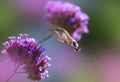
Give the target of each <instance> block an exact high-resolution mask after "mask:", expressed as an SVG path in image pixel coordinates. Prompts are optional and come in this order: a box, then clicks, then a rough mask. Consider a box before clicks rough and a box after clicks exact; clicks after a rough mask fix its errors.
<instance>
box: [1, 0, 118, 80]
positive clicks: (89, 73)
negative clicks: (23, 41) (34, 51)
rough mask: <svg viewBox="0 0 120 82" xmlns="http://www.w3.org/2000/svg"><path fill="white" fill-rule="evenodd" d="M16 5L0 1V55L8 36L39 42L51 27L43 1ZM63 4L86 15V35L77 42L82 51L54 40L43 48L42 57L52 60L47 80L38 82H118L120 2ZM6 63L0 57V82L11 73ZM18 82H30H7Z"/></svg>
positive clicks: (87, 0) (86, 0)
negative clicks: (21, 36)
mask: <svg viewBox="0 0 120 82" xmlns="http://www.w3.org/2000/svg"><path fill="white" fill-rule="evenodd" d="M17 1H18V2H17ZM19 1H20V0H0V44H1V45H0V51H2V49H3V45H2V43H3V42H4V41H6V40H8V38H7V37H9V36H16V35H18V34H19V33H28V34H29V35H30V37H34V38H36V39H37V40H38V41H39V40H41V39H42V38H43V37H45V36H47V35H48V34H49V33H48V29H50V28H51V26H50V24H49V23H48V22H47V21H46V20H45V19H44V13H43V11H44V10H43V8H44V4H45V3H46V1H47V0H34V1H32V0H21V2H19ZM29 1H30V2H31V3H32V4H31V5H29V4H28V3H29ZM66 1H70V2H72V3H74V4H76V5H79V6H80V7H81V8H82V10H83V11H85V12H86V13H87V14H88V15H89V17H90V21H89V25H88V28H89V31H90V33H89V34H87V35H83V38H82V40H81V41H80V42H79V44H80V46H81V48H82V51H81V52H79V53H76V52H74V51H73V48H71V47H70V46H67V45H65V44H62V43H59V42H58V41H57V40H56V38H55V37H53V38H51V39H50V40H48V41H47V42H46V43H44V44H43V46H44V47H45V48H46V49H47V51H46V53H45V54H48V56H50V57H51V58H52V61H51V64H52V67H50V69H49V74H50V77H49V78H47V79H45V80H42V82H57V81H58V82H59V81H61V82H120V78H119V77H120V51H119V49H120V1H119V0H66ZM38 3H39V4H38ZM23 4H24V5H23ZM36 5H37V6H36ZM31 6H32V7H31ZM9 61H10V60H9V58H7V57H5V56H3V55H2V54H1V55H0V72H1V73H0V82H5V80H6V79H7V77H8V76H9V75H10V73H12V71H13V69H14V64H13V63H12V62H9ZM9 66H10V67H11V68H10V69H8V68H9ZM5 70H7V71H8V73H6V72H4V71H5ZM21 81H22V82H31V81H30V80H28V79H26V75H22V74H20V75H16V76H15V77H13V78H12V79H11V81H10V82H21Z"/></svg>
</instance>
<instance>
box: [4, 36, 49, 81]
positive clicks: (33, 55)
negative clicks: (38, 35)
mask: <svg viewBox="0 0 120 82" xmlns="http://www.w3.org/2000/svg"><path fill="white" fill-rule="evenodd" d="M4 48H5V49H4V50H3V51H2V53H3V54H6V55H8V56H9V57H10V59H11V60H13V61H14V62H15V63H16V64H19V65H24V70H25V72H26V73H27V74H28V78H30V79H31V80H37V81H39V80H41V79H44V78H46V77H48V71H47V68H48V67H49V66H50V65H49V63H48V61H49V60H50V58H49V57H48V56H45V55H43V54H42V53H43V52H44V50H45V49H44V48H42V46H41V45H39V46H37V41H36V40H35V39H34V38H29V37H28V35H27V34H20V35H19V36H17V37H16V36H12V37H9V40H8V41H6V42H5V43H4Z"/></svg>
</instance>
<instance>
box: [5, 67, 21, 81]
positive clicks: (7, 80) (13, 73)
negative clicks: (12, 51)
mask: <svg viewBox="0 0 120 82" xmlns="http://www.w3.org/2000/svg"><path fill="white" fill-rule="evenodd" d="M19 66H20V65H17V66H16V68H15V69H14V71H13V73H12V74H11V75H10V76H9V77H8V79H7V80H6V82H9V80H10V79H11V78H12V77H13V76H14V74H15V73H16V71H17V69H18V68H19Z"/></svg>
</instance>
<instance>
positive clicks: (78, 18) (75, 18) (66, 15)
mask: <svg viewBox="0 0 120 82" xmlns="http://www.w3.org/2000/svg"><path fill="white" fill-rule="evenodd" d="M45 13H46V18H47V19H48V20H49V21H50V22H51V23H52V24H53V25H55V26H59V27H61V28H64V29H66V30H67V31H68V32H69V33H70V34H71V35H72V36H73V37H74V38H75V39H76V40H80V39H81V34H83V33H88V32H89V31H88V28H87V24H88V20H89V17H88V15H87V14H85V13H84V12H83V11H82V10H81V8H80V7H79V6H76V5H74V4H72V3H69V2H61V1H48V2H47V4H46V6H45Z"/></svg>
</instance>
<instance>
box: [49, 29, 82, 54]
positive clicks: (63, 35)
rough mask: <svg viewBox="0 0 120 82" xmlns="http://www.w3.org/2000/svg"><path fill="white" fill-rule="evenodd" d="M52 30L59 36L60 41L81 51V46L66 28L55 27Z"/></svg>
mask: <svg viewBox="0 0 120 82" xmlns="http://www.w3.org/2000/svg"><path fill="white" fill-rule="evenodd" d="M51 31H52V33H53V34H54V35H56V36H57V39H58V41H59V42H62V43H66V44H68V45H71V46H72V47H74V49H75V51H77V52H78V51H80V47H79V44H78V43H77V41H76V40H75V39H74V38H73V37H72V36H70V34H69V33H68V32H67V31H66V30H65V29H63V28H59V27H55V28H54V29H52V30H51Z"/></svg>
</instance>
